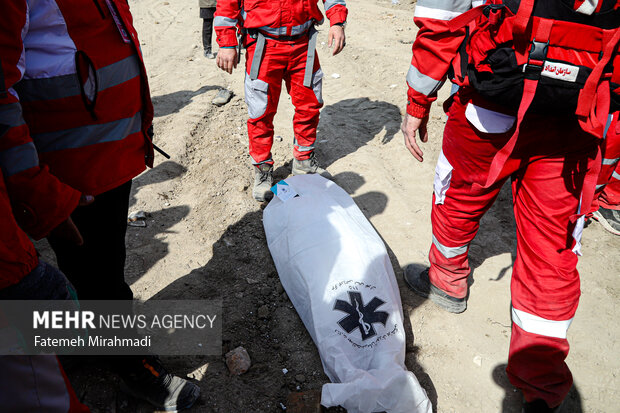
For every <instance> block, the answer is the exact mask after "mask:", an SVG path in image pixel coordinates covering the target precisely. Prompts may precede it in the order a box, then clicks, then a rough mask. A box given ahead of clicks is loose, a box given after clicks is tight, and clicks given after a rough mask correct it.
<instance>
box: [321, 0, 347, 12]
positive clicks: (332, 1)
mask: <svg viewBox="0 0 620 413" xmlns="http://www.w3.org/2000/svg"><path fill="white" fill-rule="evenodd" d="M337 4H340V5H341V6H345V7H346V6H347V4H346V3H345V2H344V0H325V11H327V10H329V9H331V8H332V7H334V6H335V5H337Z"/></svg>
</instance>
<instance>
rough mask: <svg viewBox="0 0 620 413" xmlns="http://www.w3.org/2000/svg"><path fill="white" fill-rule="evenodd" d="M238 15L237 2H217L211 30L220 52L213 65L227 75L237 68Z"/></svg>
mask: <svg viewBox="0 0 620 413" xmlns="http://www.w3.org/2000/svg"><path fill="white" fill-rule="evenodd" d="M240 15H241V7H240V4H239V0H218V2H217V6H216V8H215V14H214V16H215V18H214V19H213V28H214V29H215V35H216V40H217V44H218V45H219V46H220V50H219V52H218V53H217V59H216V60H215V63H216V64H217V67H219V68H220V69H222V70H224V71H225V72H228V73H232V71H233V69H234V68H236V67H237V49H236V47H237V26H240V24H239V23H240V22H239V21H240Z"/></svg>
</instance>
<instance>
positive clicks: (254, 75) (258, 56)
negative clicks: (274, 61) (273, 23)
mask: <svg viewBox="0 0 620 413" xmlns="http://www.w3.org/2000/svg"><path fill="white" fill-rule="evenodd" d="M264 51H265V35H264V34H262V33H260V32H259V33H258V37H257V38H256V46H255V47H254V54H253V55H252V66H251V67H250V79H252V80H256V79H258V72H259V71H260V64H261V62H262V61H263V52H264Z"/></svg>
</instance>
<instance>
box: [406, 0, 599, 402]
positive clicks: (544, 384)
mask: <svg viewBox="0 0 620 413" xmlns="http://www.w3.org/2000/svg"><path fill="white" fill-rule="evenodd" d="M605 1H607V0H605ZM464 3H468V2H462V1H442V2H435V1H432V0H419V1H418V3H417V5H416V10H415V18H414V21H415V23H416V25H418V26H419V27H420V31H419V32H418V35H417V38H416V40H415V42H414V44H413V59H412V64H411V67H410V69H409V72H408V74H407V83H408V85H409V91H408V107H407V112H408V113H409V114H410V115H412V116H414V117H418V118H423V117H425V116H427V115H428V112H429V107H430V103H431V102H432V101H433V100H434V99H436V92H437V90H438V89H439V88H440V87H441V85H442V84H443V81H444V80H445V77H446V73H447V72H448V69H449V68H450V66H451V64H454V65H460V62H459V58H460V57H459V55H458V52H457V51H458V49H459V47H460V45H461V43H462V42H463V40H464V35H465V30H464V29H462V30H459V31H458V32H450V30H449V27H448V25H447V22H448V21H449V20H450V19H452V18H454V17H456V16H459V15H461V14H462V13H464V12H465V11H467V10H468V9H469V8H471V4H464ZM580 3H583V2H580ZM600 3H601V4H599V6H601V5H602V3H603V0H601V1H600ZM573 6H574V7H575V9H578V8H579V5H578V4H574V5H573ZM597 10H598V9H597ZM578 11H579V10H578ZM457 82H458V80H457ZM515 121H516V114H515V113H510V112H507V111H505V110H502V109H499V108H497V107H495V106H494V105H492V104H491V103H489V102H486V101H484V100H483V99H481V98H480V97H479V96H478V95H477V94H476V93H475V92H474V91H473V90H472V89H471V88H468V87H462V88H461V89H460V90H459V92H458V94H457V95H456V97H455V100H454V103H453V104H452V105H451V107H450V109H449V113H448V122H447V124H446V127H445V131H444V140H443V146H442V152H441V154H440V156H439V160H438V163H437V168H436V172H435V182H434V196H433V208H432V216H431V220H432V225H433V239H432V245H431V249H430V254H429V260H430V264H431V266H430V271H429V278H430V281H431V283H432V284H433V285H434V286H436V287H438V288H440V289H441V290H443V291H444V292H445V293H447V294H448V295H450V296H452V297H455V298H464V297H466V296H467V277H468V276H469V274H470V273H471V268H470V266H469V262H468V259H467V253H468V250H469V245H470V243H471V241H472V240H473V239H474V237H475V236H476V232H477V231H478V228H479V223H480V219H481V218H482V216H483V215H484V213H485V212H486V211H487V210H488V209H489V208H490V207H491V205H492V204H493V202H494V201H495V199H496V198H497V195H498V193H499V191H500V189H501V187H502V185H503V184H504V182H505V181H506V180H507V179H508V178H511V180H512V193H513V205H514V214H515V220H516V226H517V256H516V259H515V263H514V267H513V271H512V281H511V295H512V321H513V324H512V337H511V342H510V351H509V359H508V366H507V373H508V377H509V378H510V381H511V382H512V384H513V385H515V386H516V387H518V388H519V389H521V390H522V392H523V394H524V397H525V399H526V401H528V402H531V401H534V400H536V399H542V400H544V401H545V402H546V403H547V404H548V405H549V406H550V407H555V406H557V405H559V404H560V403H561V402H562V400H563V399H564V398H565V397H566V395H567V394H568V391H569V389H570V387H571V385H572V376H571V373H570V370H569V368H568V366H567V365H566V363H565V362H564V360H565V358H566V356H567V354H568V349H569V345H568V341H567V340H566V333H567V330H568V327H569V325H570V323H571V321H572V319H573V317H574V315H575V311H576V309H577V305H578V301H579V295H580V287H579V274H578V272H577V269H576V265H577V255H580V247H581V244H580V240H581V231H582V229H583V223H584V217H583V215H582V214H584V213H585V212H587V211H584V210H583V208H582V207H581V205H580V197H581V194H582V191H583V189H584V177H585V175H586V172H587V171H588V166H589V165H588V164H590V166H591V165H592V164H593V163H594V159H595V158H596V155H597V150H598V149H597V148H598V147H597V145H598V144H599V142H598V141H597V139H596V138H594V137H592V136H590V135H588V134H586V133H585V132H583V131H582V129H581V128H580V126H579V124H578V122H577V119H576V117H574V116H572V115H567V116H564V117H551V116H541V115H531V114H526V116H525V118H524V119H523V122H522V124H521V128H520V133H519V138H518V141H517V144H516V147H515V148H514V150H513V151H512V154H511V155H510V156H509V158H508V160H507V162H506V163H505V164H504V166H503V168H502V170H501V173H500V174H499V176H498V178H497V179H496V180H495V181H494V182H493V184H492V185H491V186H490V187H489V186H487V188H486V189H485V188H484V186H485V185H484V184H485V182H486V180H487V177H488V176H489V170H490V165H491V162H492V160H493V159H494V157H495V155H496V154H497V153H498V151H499V149H501V148H502V147H503V146H504V144H505V143H506V142H507V140H508V139H509V138H510V137H511V135H512V134H513V132H514V130H515ZM475 184H478V185H475ZM588 207H589V206H588ZM575 214H578V215H579V216H580V218H579V219H578V220H577V222H576V223H572V222H571V220H570V218H571V216H572V215H575Z"/></svg>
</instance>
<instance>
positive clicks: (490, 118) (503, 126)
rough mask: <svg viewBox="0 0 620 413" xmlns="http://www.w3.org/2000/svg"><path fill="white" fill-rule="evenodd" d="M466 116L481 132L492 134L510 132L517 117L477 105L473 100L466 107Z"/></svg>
mask: <svg viewBox="0 0 620 413" xmlns="http://www.w3.org/2000/svg"><path fill="white" fill-rule="evenodd" d="M465 117H466V118H467V120H468V121H469V123H471V124H472V125H473V126H474V128H476V129H477V130H478V131H479V132H482V133H491V134H492V133H506V132H508V131H509V130H510V129H511V128H512V126H513V125H514V123H515V120H516V119H517V118H515V117H514V116H510V115H506V114H503V113H499V112H495V111H493V110H489V109H485V108H483V107H480V106H476V105H474V104H473V103H471V102H470V103H468V104H467V107H466V108H465Z"/></svg>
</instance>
